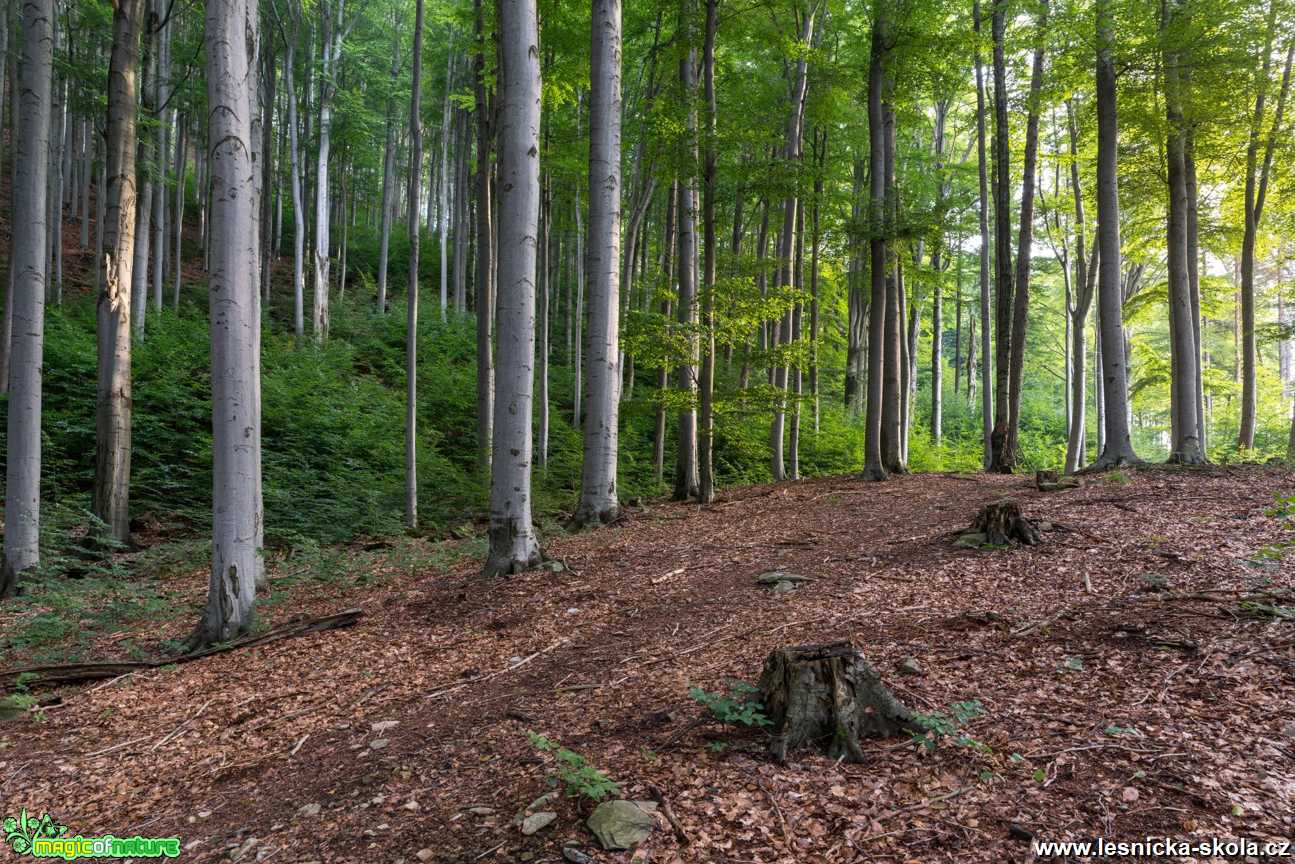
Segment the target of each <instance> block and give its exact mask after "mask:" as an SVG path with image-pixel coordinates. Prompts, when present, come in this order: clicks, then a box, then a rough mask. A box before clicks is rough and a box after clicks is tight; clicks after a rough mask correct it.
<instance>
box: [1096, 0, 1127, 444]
mask: <svg viewBox="0 0 1295 864" xmlns="http://www.w3.org/2000/svg"><path fill="white" fill-rule="evenodd" d="M1095 13H1096V19H1097V73H1096V80H1097V89H1096V98H1097V306H1098V314H1099V317H1100V322H1101V324H1100V344H1101V366H1102V371H1101V385H1102V386H1101V390H1102V401H1101V406H1102V408H1101V410H1102V414H1103V426H1104V434H1103V447H1102V450H1101V455H1100V456H1098V458H1097V461H1096V462H1094V463H1093V464H1092V465H1091V466H1090V469H1091V470H1105V469H1107V468H1113V467H1116V466H1119V465H1128V464H1133V463H1136V462H1138V461H1139V460H1138V457H1137V455H1136V454H1135V453H1134V452H1133V442H1132V441H1131V440H1130V438H1129V416H1128V399H1129V388H1128V369H1127V366H1126V365H1125V360H1124V318H1123V306H1124V297H1123V292H1122V290H1121V286H1120V266H1121V264H1120V193H1119V179H1118V170H1119V156H1118V143H1119V119H1118V118H1119V114H1118V108H1117V105H1116V89H1115V62H1114V59H1113V58H1112V56H1111V54H1112V52H1113V50H1114V47H1115V34H1114V29H1113V23H1112V17H1113V16H1112V12H1111V0H1096V4H1095Z"/></svg>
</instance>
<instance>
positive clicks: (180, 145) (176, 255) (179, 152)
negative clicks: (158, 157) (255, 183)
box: [171, 109, 273, 304]
mask: <svg viewBox="0 0 1295 864" xmlns="http://www.w3.org/2000/svg"><path fill="white" fill-rule="evenodd" d="M271 113H273V111H272V109H267V110H266V121H265V125H266V128H267V129H268V128H269V127H270V115H271ZM188 148H189V138H188V125H187V123H186V121H185V119H184V118H181V121H180V122H179V123H177V124H176V133H175V206H174V207H172V208H171V212H172V214H173V218H172V221H173V222H174V223H175V231H174V232H173V233H174V235H175V241H174V245H173V246H172V249H173V250H174V252H173V253H172V255H171V258H172V260H173V262H174V263H173V265H172V266H173V267H174V270H175V282H174V283H172V289H171V290H172V294H173V296H174V298H175V302H176V304H179V302H180V282H181V280H182V278H183V276H184V252H183V245H184V244H183V241H184V179H185V178H184V175H185V170H186V168H187V165H186V164H185V163H186V162H187V161H188ZM269 150H270V139H269V138H268V137H267V138H266V140H265V151H264V152H267V153H268V152H269ZM265 159H266V163H265V164H266V170H265V172H264V174H263V177H264V180H263V182H262V184H261V186H262V188H263V189H266V190H267V192H266V198H265V200H266V201H268V200H269V197H268V196H269V192H268V190H269V188H270V183H271V182H272V179H273V175H272V173H271V172H270V170H269V165H270V163H269V156H266V157H265ZM261 214H262V218H263V219H264V220H265V224H266V226H267V227H268V226H269V220H270V211H269V209H268V208H267V207H265V206H264V205H262V207H261ZM269 240H270V238H269V236H268V235H267V236H266V238H265V239H264V240H263V241H262V244H261V245H262V249H261V254H262V256H263V260H262V262H261V280H262V281H263V282H264V283H265V284H264V287H263V290H264V291H265V297H266V303H267V304H268V303H269V297H270V293H269V292H270V246H269Z"/></svg>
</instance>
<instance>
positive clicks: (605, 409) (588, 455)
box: [572, 0, 621, 526]
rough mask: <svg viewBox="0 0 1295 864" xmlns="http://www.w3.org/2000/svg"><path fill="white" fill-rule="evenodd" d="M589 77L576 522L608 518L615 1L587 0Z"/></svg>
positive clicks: (614, 286) (614, 448)
mask: <svg viewBox="0 0 1295 864" xmlns="http://www.w3.org/2000/svg"><path fill="white" fill-rule="evenodd" d="M592 15H593V18H592V20H591V22H590V32H591V45H590V52H589V57H590V64H591V66H590V75H589V246H588V250H589V252H588V255H587V256H586V259H585V262H584V265H585V267H586V268H587V269H588V271H589V276H588V281H589V354H588V369H587V374H588V375H589V404H588V406H587V408H586V411H585V424H584V433H585V434H584V464H583V468H582V471H581V481H580V501H579V503H578V504H577V505H576V510H575V514H574V515H573V516H572V522H573V523H574V524H575V525H577V526H585V525H598V524H605V523H608V522H611V521H613V520H614V519H615V518H616V515H617V513H618V512H619V509H620V504H619V502H618V500H617V495H616V463H617V454H618V452H619V450H618V437H617V435H618V409H619V408H620V398H619V396H620V394H619V390H620V368H619V359H620V320H619V319H620V234H621V2H620V0H593V10H592Z"/></svg>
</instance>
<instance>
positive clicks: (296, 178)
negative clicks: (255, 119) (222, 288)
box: [198, 0, 306, 339]
mask: <svg viewBox="0 0 1295 864" xmlns="http://www.w3.org/2000/svg"><path fill="white" fill-rule="evenodd" d="M300 15H301V13H300V11H299V10H298V8H297V4H296V0H289V3H288V16H289V18H290V21H291V27H290V28H288V31H287V35H286V36H285V38H284V43H285V51H284V59H283V74H284V77H285V78H286V79H287V80H286V83H287V88H288V156H289V162H290V165H289V168H288V170H289V172H290V173H291V175H292V176H291V178H290V181H291V185H292V330H293V333H295V334H296V337H297V338H298V339H301V338H302V337H303V336H304V335H305V332H306V324H305V309H304V307H305V291H306V288H305V283H306V277H305V261H306V213H305V196H304V195H303V194H302V188H301V186H302V183H301V180H302V172H303V170H304V168H303V166H302V164H301V142H300V140H299V130H300V124H299V123H298V120H297V86H296V80H295V78H294V77H293V67H294V64H295V55H296V50H297V31H298V29H299V22H300V20H301V19H300ZM202 194H203V193H202V189H201V188H200V189H199V190H198V195H199V197H200V198H201V197H202Z"/></svg>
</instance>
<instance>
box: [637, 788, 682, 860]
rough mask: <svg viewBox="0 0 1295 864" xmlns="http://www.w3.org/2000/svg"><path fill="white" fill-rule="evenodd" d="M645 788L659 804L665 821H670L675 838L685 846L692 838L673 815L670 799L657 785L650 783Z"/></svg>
mask: <svg viewBox="0 0 1295 864" xmlns="http://www.w3.org/2000/svg"><path fill="white" fill-rule="evenodd" d="M647 788H648V792H650V793H651V795H652V800H654V801H656V803H658V804H660V805H661V813H662V815H664V816H665V819H666V821H667V822H669V823H670V827H671V828H673V829H674V836H675V838H676V839H678V841H679V842H680V843H681V844H682V845H684V846H687V845H688V844H689V843H691V842H692V838H690V837H689V836H688V832H687V831H685V830H683V825H682V824H680V822H679V819H678V817H676V816H675V815H674V810H672V809H670V801H669V799H667V798H666V797H665V793H664V792H662V791H661V788H660V787H659V786H655V785H653V784H651V783H649V784H648V787H647Z"/></svg>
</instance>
